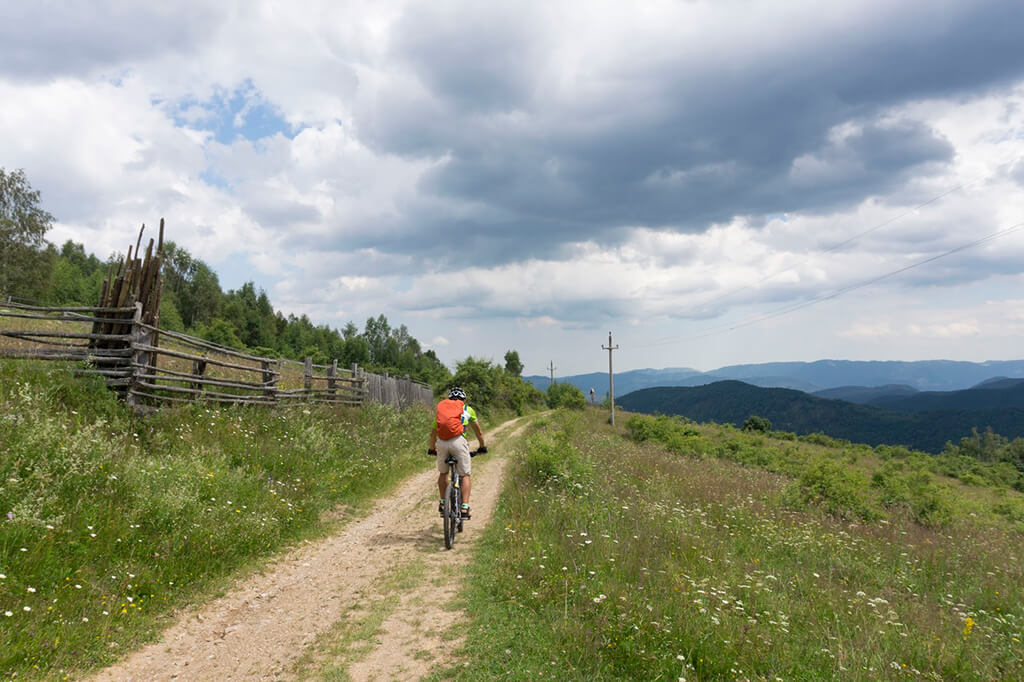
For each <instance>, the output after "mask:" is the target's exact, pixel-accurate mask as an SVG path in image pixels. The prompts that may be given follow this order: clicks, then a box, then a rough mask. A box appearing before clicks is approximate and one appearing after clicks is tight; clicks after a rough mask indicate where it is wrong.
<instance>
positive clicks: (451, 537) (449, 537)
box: [444, 483, 455, 549]
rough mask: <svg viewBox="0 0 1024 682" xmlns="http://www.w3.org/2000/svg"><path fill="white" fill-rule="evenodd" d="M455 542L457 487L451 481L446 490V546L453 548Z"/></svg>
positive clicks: (446, 547)
mask: <svg viewBox="0 0 1024 682" xmlns="http://www.w3.org/2000/svg"><path fill="white" fill-rule="evenodd" d="M454 542H455V487H454V486H453V485H452V484H451V483H449V484H448V488H447V489H446V490H445V491H444V548H445V549H451V548H452V544H454Z"/></svg>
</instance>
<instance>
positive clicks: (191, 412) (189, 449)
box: [0, 361, 431, 679]
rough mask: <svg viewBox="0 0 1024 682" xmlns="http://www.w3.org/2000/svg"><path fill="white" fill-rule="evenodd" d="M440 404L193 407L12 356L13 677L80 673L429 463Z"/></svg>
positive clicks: (7, 636) (7, 418) (7, 631)
mask: <svg viewBox="0 0 1024 682" xmlns="http://www.w3.org/2000/svg"><path fill="white" fill-rule="evenodd" d="M430 418H431V414H430V412H429V411H428V410H415V409H412V410H407V411H406V412H403V413H397V412H395V411H394V410H391V409H389V408H385V407H380V406H370V407H366V408H363V409H338V408H319V407H308V408H302V407H298V408H295V409H289V410H276V411H267V410H262V409H256V408H237V409H230V408H218V407H211V406H202V405H197V406H190V407H187V408H183V409H177V410H166V411H162V412H160V413H158V414H156V415H153V416H152V417H149V418H146V419H135V418H133V417H132V416H131V415H130V414H129V413H128V412H126V411H125V410H124V409H123V406H122V405H120V404H119V403H118V402H117V401H116V400H115V399H114V398H113V397H112V395H111V394H110V393H109V392H108V391H107V390H106V388H105V387H104V386H103V385H102V383H100V382H90V381H87V380H83V379H74V378H72V377H71V376H70V374H69V373H68V372H66V371H65V370H57V369H54V368H48V367H40V366H39V365H38V364H32V363H22V362H8V361H5V362H3V363H2V364H0V515H2V516H0V677H3V678H14V677H17V678H18V679H34V678H46V679H59V678H61V677H63V676H65V675H70V676H78V675H80V674H81V673H82V672H84V671H88V670H90V669H93V668H96V667H99V666H101V665H103V664H105V663H109V662H111V661H113V660H115V659H116V658H118V657H120V656H121V655H122V654H123V652H125V651H126V650H129V649H132V648H134V647H136V646H138V645H139V644H141V643H142V642H144V641H147V640H149V639H151V638H152V637H153V636H154V634H155V633H156V632H158V630H159V629H160V628H161V627H162V626H163V625H165V624H166V623H167V617H168V615H169V614H170V613H171V612H172V611H173V609H174V608H176V607H179V606H181V605H183V604H186V603H189V602H190V601H193V600H196V599H200V598H203V597H205V596H208V595H210V594H212V593H213V592H215V591H216V590H217V589H219V588H220V587H222V586H223V584H224V581H225V579H226V578H227V577H229V576H231V575H237V572H238V571H239V570H240V569H244V568H246V567H249V566H255V564H256V562H257V561H258V560H259V559H260V558H263V557H266V556H269V555H271V554H272V553H274V552H277V551H279V550H281V549H283V548H284V547H286V546H288V545H289V544H292V543H294V542H296V541H297V540H300V539H302V538H308V537H312V536H316V535H319V534H322V533H324V532H326V530H327V529H329V527H330V526H331V524H332V523H333V521H332V519H334V518H336V516H335V514H333V511H334V510H335V509H337V508H338V506H339V505H345V507H346V508H347V509H349V510H351V511H353V512H355V513H358V511H359V509H360V508H361V507H362V506H365V504H366V502H367V500H369V499H370V498H372V497H373V496H375V495H377V494H380V493H383V492H385V491H387V490H388V489H389V488H391V487H393V486H394V485H395V484H396V483H397V482H398V481H400V480H401V479H402V478H404V477H405V476H407V475H408V474H409V473H411V472H412V471H416V470H422V469H423V468H424V467H425V466H426V465H427V462H426V458H425V457H423V456H422V450H423V447H424V445H425V442H426V434H427V433H428V432H429V422H430Z"/></svg>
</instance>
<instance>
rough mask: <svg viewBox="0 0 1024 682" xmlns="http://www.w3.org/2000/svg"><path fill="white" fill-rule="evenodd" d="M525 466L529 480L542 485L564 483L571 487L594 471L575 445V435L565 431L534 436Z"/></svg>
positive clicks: (527, 448) (530, 442)
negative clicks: (573, 441) (573, 437)
mask: <svg viewBox="0 0 1024 682" xmlns="http://www.w3.org/2000/svg"><path fill="white" fill-rule="evenodd" d="M524 463H525V465H526V476H527V478H528V479H529V480H530V481H531V482H532V483H534V484H535V485H538V486H544V485H549V484H553V483H557V482H561V483H562V484H563V485H564V486H565V487H569V484H571V483H572V482H574V481H576V480H578V479H580V478H583V477H585V476H586V475H588V473H589V472H590V466H589V465H588V464H587V463H586V462H585V461H584V460H583V456H582V455H581V454H580V451H579V450H577V449H576V447H575V446H574V445H573V443H572V438H571V436H570V435H569V434H567V433H565V432H564V431H559V432H557V433H554V434H552V433H550V432H541V433H538V434H535V435H533V436H531V437H530V438H529V439H528V440H527V444H526V456H525V458H524Z"/></svg>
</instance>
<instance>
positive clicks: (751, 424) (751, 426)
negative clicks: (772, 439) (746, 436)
mask: <svg viewBox="0 0 1024 682" xmlns="http://www.w3.org/2000/svg"><path fill="white" fill-rule="evenodd" d="M743 430H744V431H760V432H761V433H768V432H770V431H771V430H772V423H771V421H769V420H768V419H765V418H764V417H758V416H757V415H756V414H752V415H750V416H749V417H747V420H746V421H745V422H743Z"/></svg>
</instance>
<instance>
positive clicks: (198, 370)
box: [192, 360, 206, 400]
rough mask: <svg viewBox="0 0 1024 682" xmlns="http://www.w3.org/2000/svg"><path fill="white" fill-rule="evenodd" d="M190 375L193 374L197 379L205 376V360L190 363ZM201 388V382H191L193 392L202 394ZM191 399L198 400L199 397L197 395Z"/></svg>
mask: <svg viewBox="0 0 1024 682" xmlns="http://www.w3.org/2000/svg"><path fill="white" fill-rule="evenodd" d="M192 374H194V375H195V377H196V378H197V379H202V378H203V376H204V375H205V374H206V360H193V361H192ZM203 386H204V384H203V382H202V381H194V382H192V388H194V389H195V390H197V391H199V392H200V393H202V391H203ZM193 397H194V398H195V399H196V400H198V399H199V395H198V394H196V395H194V396H193Z"/></svg>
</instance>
